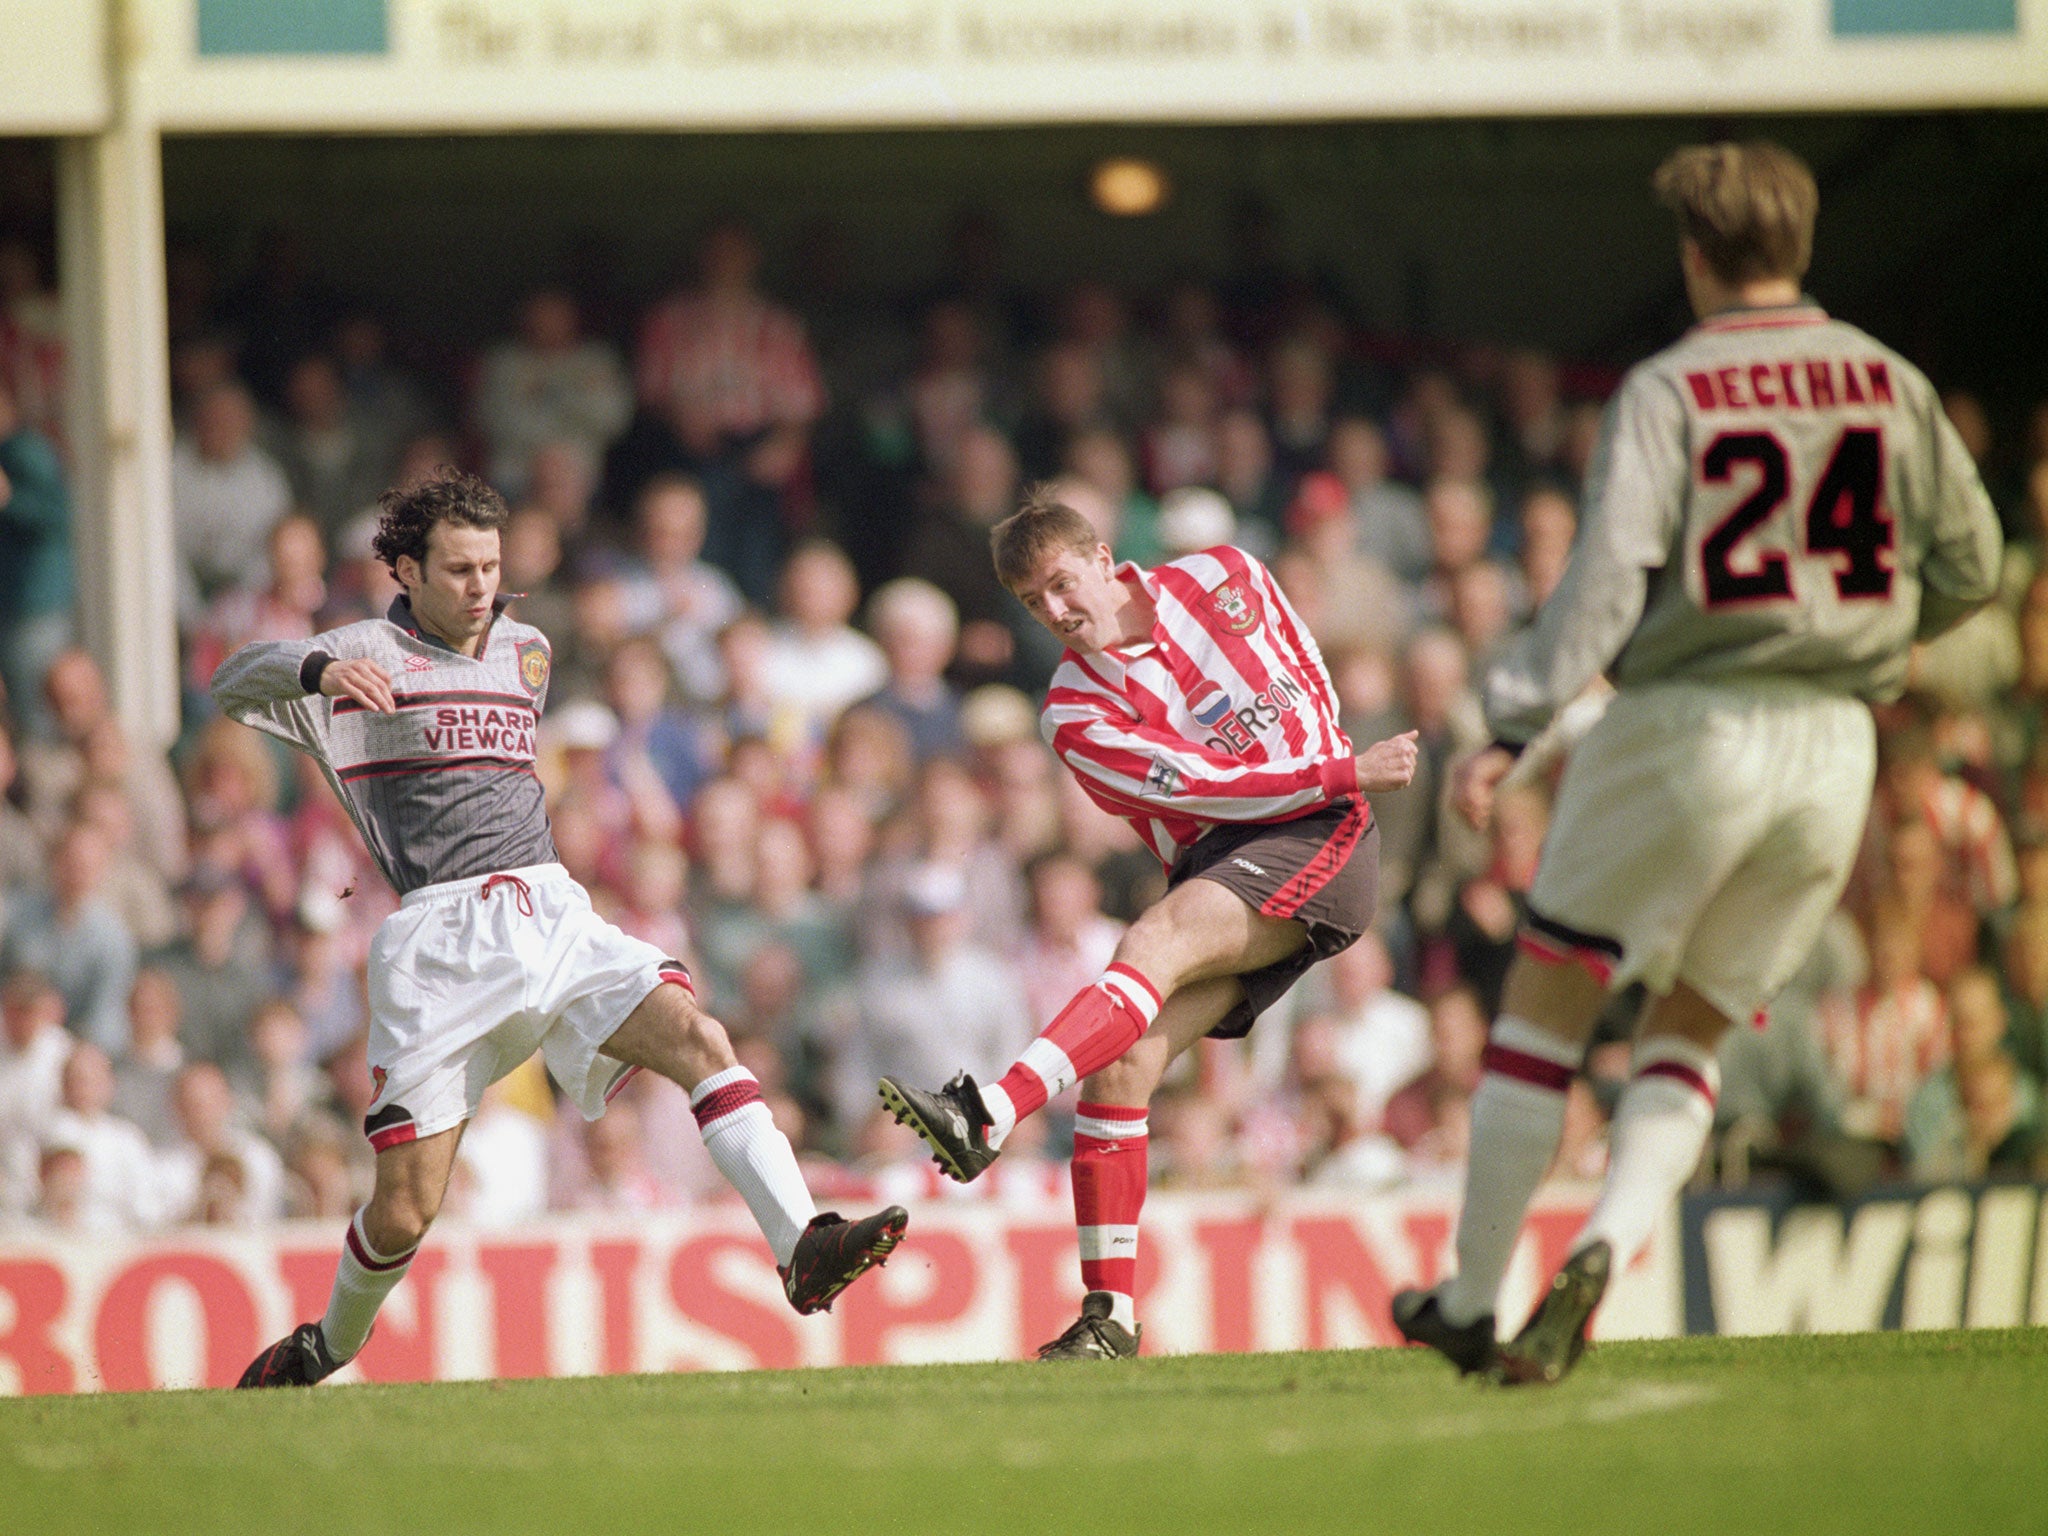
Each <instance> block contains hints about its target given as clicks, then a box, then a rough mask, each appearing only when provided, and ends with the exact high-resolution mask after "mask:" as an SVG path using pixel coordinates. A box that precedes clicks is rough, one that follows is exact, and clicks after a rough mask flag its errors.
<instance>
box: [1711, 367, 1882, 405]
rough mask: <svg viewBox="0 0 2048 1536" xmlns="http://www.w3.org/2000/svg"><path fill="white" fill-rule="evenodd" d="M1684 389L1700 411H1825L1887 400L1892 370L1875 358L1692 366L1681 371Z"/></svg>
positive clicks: (1880, 402) (1877, 403) (1876, 403)
mask: <svg viewBox="0 0 2048 1536" xmlns="http://www.w3.org/2000/svg"><path fill="white" fill-rule="evenodd" d="M1685 387H1686V389H1687V390H1689V391H1690V392H1691V394H1692V399H1693V404H1694V405H1697V406H1698V407H1699V408H1700V409H1701V410H1703V411H1746V410H1754V409H1755V408H1757V407H1758V406H1763V407H1765V408H1766V409H1773V410H1775V409H1777V408H1779V407H1781V406H1791V407H1793V408H1795V409H1799V410H1817V411H1827V410H1833V409H1834V408H1835V407H1837V406H1843V405H1890V404H1891V403H1892V371H1891V369H1890V368H1889V367H1887V366H1886V365H1885V364H1884V363H1883V362H1880V361H1879V360H1878V359H1876V358H1853V357H1814V358H1806V359H1803V360H1801V361H1798V362H1776V361H1773V362H1768V363H1748V364H1743V363H1737V364H1735V365H1733V366H1732V367H1728V368H1706V369H1694V370H1692V371H1691V372H1688V373H1687V374H1686V376H1685Z"/></svg>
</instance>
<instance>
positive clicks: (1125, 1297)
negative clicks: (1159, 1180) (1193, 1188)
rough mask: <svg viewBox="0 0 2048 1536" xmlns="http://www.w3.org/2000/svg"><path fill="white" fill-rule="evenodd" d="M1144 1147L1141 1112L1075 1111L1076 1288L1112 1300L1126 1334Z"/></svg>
mask: <svg viewBox="0 0 2048 1536" xmlns="http://www.w3.org/2000/svg"><path fill="white" fill-rule="evenodd" d="M1145 1145H1146V1134H1145V1111H1144V1109H1143V1107H1142V1106H1141V1107H1137V1108H1133V1107H1130V1106H1127V1105H1123V1104H1083V1105H1081V1106H1080V1115H1079V1118H1078V1119H1076V1120H1075V1122H1074V1224H1075V1225H1076V1226H1077V1227H1079V1228H1080V1236H1081V1284H1082V1285H1083V1286H1084V1287H1086V1288H1087V1289H1088V1290H1091V1291H1108V1292H1109V1293H1110V1295H1111V1296H1113V1297H1116V1298H1118V1302H1117V1307H1116V1310H1117V1312H1118V1313H1120V1314H1122V1315H1120V1316H1118V1318H1117V1321H1118V1322H1120V1323H1122V1324H1123V1325H1124V1326H1125V1327H1126V1328H1132V1327H1135V1326H1136V1316H1135V1310H1136V1302H1135V1300H1134V1298H1135V1297H1136V1295H1137V1291H1138V1213H1139V1212H1140V1211H1142V1210H1143V1209H1144V1208H1145Z"/></svg>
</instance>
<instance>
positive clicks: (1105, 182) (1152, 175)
mask: <svg viewBox="0 0 2048 1536" xmlns="http://www.w3.org/2000/svg"><path fill="white" fill-rule="evenodd" d="M1088 195H1089V196H1090V197H1091V198H1092V199H1094V202H1095V206H1096V207H1098V208H1100V209H1101V210H1102V211H1103V212H1104V213H1107V214H1111V215H1113V216H1115V217H1117V218H1120V219H1135V218H1142V217H1144V216H1145V215H1146V214H1149V213H1157V212H1158V211H1159V210H1160V209H1161V208H1164V207H1165V206H1166V203H1167V199H1168V198H1170V197H1172V195H1173V183H1172V182H1171V181H1169V180H1168V179H1167V176H1166V172H1165V171H1163V170H1161V169H1160V168H1159V167H1158V166H1157V165H1155V164H1153V163H1152V162H1151V161H1150V160H1139V159H1135V158H1132V157H1130V156H1115V157H1112V158H1110V159H1108V160H1103V161H1101V162H1099V163H1098V164H1097V165H1096V167H1095V169H1094V171H1093V172H1092V173H1091V174H1090V176H1089V178H1088Z"/></svg>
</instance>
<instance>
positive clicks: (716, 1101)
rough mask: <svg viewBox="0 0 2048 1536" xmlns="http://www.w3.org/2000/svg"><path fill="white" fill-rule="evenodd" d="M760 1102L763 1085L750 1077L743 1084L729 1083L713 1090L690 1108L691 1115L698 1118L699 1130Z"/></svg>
mask: <svg viewBox="0 0 2048 1536" xmlns="http://www.w3.org/2000/svg"><path fill="white" fill-rule="evenodd" d="M760 1102H761V1085H760V1084H759V1083H758V1082H756V1081H754V1079H752V1078H751V1077H750V1078H748V1079H747V1080H746V1081H745V1082H743V1083H727V1084H726V1085H725V1086H724V1087H723V1088H714V1089H712V1090H711V1092H709V1093H707V1094H705V1095H704V1097H703V1098H702V1099H700V1100H699V1101H698V1102H697V1103H695V1104H692V1105H691V1106H690V1113H691V1114H693V1115H695V1116H696V1117H697V1125H698V1128H699V1129H702V1128H703V1127H705V1126H708V1125H709V1124H711V1122H712V1121H714V1120H723V1119H724V1118H725V1117H726V1116H727V1115H730V1114H733V1113H736V1112H737V1111H739V1110H742V1109H745V1108H746V1107H747V1106H748V1105H749V1104H759V1103H760Z"/></svg>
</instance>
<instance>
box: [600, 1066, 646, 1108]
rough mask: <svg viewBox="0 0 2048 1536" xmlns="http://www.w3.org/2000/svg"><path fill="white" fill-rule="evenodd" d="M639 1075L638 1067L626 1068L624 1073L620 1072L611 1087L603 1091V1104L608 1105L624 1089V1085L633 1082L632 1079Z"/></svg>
mask: <svg viewBox="0 0 2048 1536" xmlns="http://www.w3.org/2000/svg"><path fill="white" fill-rule="evenodd" d="M639 1075H640V1069H639V1068H638V1067H628V1068H626V1070H625V1071H623V1072H621V1073H620V1074H619V1075H618V1077H617V1079H616V1080H614V1081H613V1083H612V1085H611V1087H609V1088H607V1089H605V1091H604V1101H605V1103H607V1104H609V1103H611V1101H612V1100H613V1099H616V1098H617V1097H618V1096H619V1090H620V1089H621V1088H623V1087H625V1086H626V1084H628V1083H630V1082H631V1081H633V1079H634V1078H636V1077H638V1076H639Z"/></svg>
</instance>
